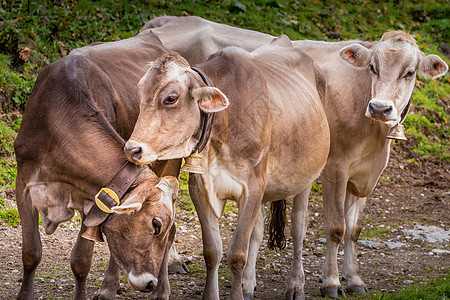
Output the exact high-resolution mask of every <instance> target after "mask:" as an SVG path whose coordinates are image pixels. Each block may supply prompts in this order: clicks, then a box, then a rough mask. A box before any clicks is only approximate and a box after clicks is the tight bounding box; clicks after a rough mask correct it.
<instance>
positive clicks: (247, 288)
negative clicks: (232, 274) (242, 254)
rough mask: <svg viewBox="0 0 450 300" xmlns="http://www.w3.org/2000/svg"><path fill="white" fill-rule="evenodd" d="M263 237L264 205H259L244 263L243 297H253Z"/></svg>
mask: <svg viewBox="0 0 450 300" xmlns="http://www.w3.org/2000/svg"><path fill="white" fill-rule="evenodd" d="M263 237H264V205H261V210H260V213H259V214H258V217H257V220H256V224H255V227H253V232H252V235H251V237H250V244H249V249H248V259H247V264H246V265H245V269H244V274H243V277H242V293H243V294H244V299H245V300H247V299H253V296H254V292H255V287H256V270H255V269H256V259H257V258H258V250H259V246H260V245H261V242H262V240H263Z"/></svg>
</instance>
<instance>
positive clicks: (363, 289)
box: [345, 285, 367, 294]
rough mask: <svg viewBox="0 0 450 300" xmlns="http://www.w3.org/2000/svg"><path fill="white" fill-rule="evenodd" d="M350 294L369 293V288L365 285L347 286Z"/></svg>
mask: <svg viewBox="0 0 450 300" xmlns="http://www.w3.org/2000/svg"><path fill="white" fill-rule="evenodd" d="M345 290H346V291H347V292H348V293H349V294H367V289H366V287H364V286H358V285H353V286H347V288H346V289H345Z"/></svg>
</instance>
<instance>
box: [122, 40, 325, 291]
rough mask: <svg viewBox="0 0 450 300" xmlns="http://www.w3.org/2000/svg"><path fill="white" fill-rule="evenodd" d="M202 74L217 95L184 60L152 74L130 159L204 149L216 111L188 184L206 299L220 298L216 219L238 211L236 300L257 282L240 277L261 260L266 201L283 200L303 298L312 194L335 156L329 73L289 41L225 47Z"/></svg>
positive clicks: (232, 260) (231, 256)
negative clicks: (288, 202)
mask: <svg viewBox="0 0 450 300" xmlns="http://www.w3.org/2000/svg"><path fill="white" fill-rule="evenodd" d="M198 68H199V69H201V70H203V72H204V74H206V75H207V77H209V78H210V80H211V82H213V83H214V85H215V86H216V87H218V88H220V90H219V89H218V88H216V87H210V86H205V85H206V84H205V83H204V81H203V79H202V78H201V77H200V76H199V74H197V72H195V71H194V70H193V69H191V68H190V67H189V64H188V63H187V62H186V61H185V60H184V59H183V58H181V57H179V56H178V57H174V56H165V57H163V58H161V59H159V60H158V61H156V62H155V63H154V64H153V65H152V66H151V68H150V69H149V71H148V72H147V73H146V75H145V76H144V77H143V79H142V80H141V81H140V83H139V94H140V99H141V112H140V114H139V118H138V120H137V123H136V126H135V129H134V131H133V134H132V136H131V137H130V139H129V140H128V141H127V143H126V145H125V151H126V154H127V157H128V159H129V160H130V161H132V162H134V163H139V164H145V163H149V162H152V161H154V160H157V159H173V158H179V157H186V156H188V155H189V154H190V153H191V151H192V150H193V148H194V147H195V146H196V145H197V143H198V137H199V136H200V135H199V134H200V133H199V131H201V128H202V126H201V124H202V115H203V113H201V112H202V111H203V112H216V115H215V119H214V123H213V127H212V132H211V138H210V140H209V142H208V143H207V144H206V147H205V149H204V150H203V151H202V152H201V153H200V155H201V156H202V161H203V169H204V171H205V172H204V174H195V175H194V174H191V175H190V177H189V191H190V194H191V197H192V201H193V202H194V204H195V208H196V210H197V213H198V216H199V220H200V223H201V225H202V235H203V247H204V248H203V252H204V258H205V262H206V268H207V278H206V286H205V290H204V293H203V298H204V299H218V298H219V287H218V268H219V263H220V260H221V257H222V240H221V238H220V233H219V223H218V222H219V220H218V219H219V218H220V217H221V215H222V213H223V209H224V207H225V204H226V202H227V201H228V200H233V201H237V203H238V206H239V216H238V221H237V227H236V230H235V232H234V235H233V238H232V240H231V241H230V244H229V245H228V250H227V260H228V264H229V266H230V269H231V273H232V289H231V295H230V297H231V298H232V299H242V298H243V286H242V283H243V282H244V283H246V282H247V281H248V279H247V278H248V277H249V276H253V274H254V272H252V273H253V274H247V273H244V267H245V265H246V263H247V262H249V263H251V264H254V262H255V261H256V253H257V250H258V248H259V244H260V242H261V239H262V236H263V231H262V230H261V228H262V225H263V217H262V211H261V208H262V203H266V202H272V201H278V200H281V199H285V198H293V202H294V207H293V212H292V222H293V226H292V236H293V238H294V256H293V257H294V261H293V263H292V268H291V270H292V271H291V276H290V279H289V287H288V293H289V294H290V295H291V296H292V297H297V298H300V297H302V296H304V291H303V287H304V273H303V267H302V261H301V251H302V243H303V238H304V235H305V230H306V229H305V227H306V226H305V219H306V214H307V204H308V196H309V192H310V189H311V185H312V183H313V181H314V180H315V179H316V178H317V177H318V176H319V174H320V172H321V170H322V167H323V165H324V164H325V162H326V158H327V156H328V151H329V129H328V124H327V121H326V116H325V112H324V110H323V104H322V101H323V97H324V94H325V82H324V78H323V75H322V73H321V71H320V69H319V68H318V67H317V66H316V65H315V64H314V62H313V61H312V60H311V58H310V57H309V56H307V55H305V54H304V53H303V52H302V51H300V50H298V49H295V48H294V47H292V44H291V42H290V41H289V39H288V38H287V37H286V36H284V37H281V38H280V39H276V40H274V42H273V43H271V44H270V45H267V46H265V47H261V48H259V49H257V50H256V51H254V52H252V53H249V52H247V51H245V50H243V49H241V48H236V47H231V48H226V49H224V50H223V51H221V52H219V53H218V54H216V55H214V56H213V57H211V58H210V59H209V60H208V61H206V62H205V63H202V64H200V65H198ZM154 82H157V83H158V84H152V83H154ZM225 95H227V96H225ZM227 97H228V98H227ZM228 99H229V107H228V108H227V109H225V108H226V107H227V106H228ZM222 110H223V111H222ZM256 223H258V225H257V226H255V224H256ZM243 278H244V280H243ZM246 290H247V289H245V287H244V292H246ZM244 296H245V297H246V298H247V297H248V296H249V295H244Z"/></svg>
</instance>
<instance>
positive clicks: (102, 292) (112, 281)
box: [94, 255, 120, 300]
mask: <svg viewBox="0 0 450 300" xmlns="http://www.w3.org/2000/svg"><path fill="white" fill-rule="evenodd" d="M119 288H120V269H119V266H118V265H117V263H116V261H115V258H114V257H113V256H112V255H111V256H110V258H109V264H108V269H106V273H105V278H104V279H103V282H102V286H101V287H100V289H99V290H98V292H97V294H96V295H95V297H94V299H98V300H106V299H114V298H115V296H116V294H117V291H118V290H119Z"/></svg>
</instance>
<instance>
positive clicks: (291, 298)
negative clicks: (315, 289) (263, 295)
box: [284, 292, 305, 300]
mask: <svg viewBox="0 0 450 300" xmlns="http://www.w3.org/2000/svg"><path fill="white" fill-rule="evenodd" d="M284 299H285V300H305V294H304V293H295V292H286V295H285V296H284Z"/></svg>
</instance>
